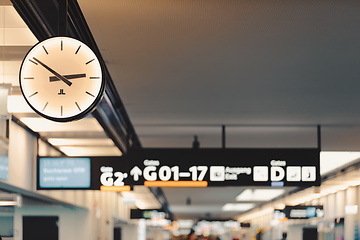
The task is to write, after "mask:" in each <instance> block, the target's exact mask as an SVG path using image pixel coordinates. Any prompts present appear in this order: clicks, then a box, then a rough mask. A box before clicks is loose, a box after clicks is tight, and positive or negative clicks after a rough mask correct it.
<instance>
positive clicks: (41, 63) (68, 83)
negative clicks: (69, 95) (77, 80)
mask: <svg viewBox="0 0 360 240" xmlns="http://www.w3.org/2000/svg"><path fill="white" fill-rule="evenodd" d="M34 60H35V61H36V62H38V63H39V64H40V65H41V66H43V67H44V68H46V70H48V71H49V72H51V73H52V74H54V75H55V76H56V77H57V78H58V79H60V80H61V81H63V82H64V83H66V84H67V85H68V86H71V84H72V82H70V81H69V80H67V79H66V78H65V77H63V76H62V75H60V74H58V73H57V72H55V71H54V70H52V69H51V68H49V67H48V66H47V65H45V64H44V63H43V62H41V61H40V60H39V59H37V58H36V57H34Z"/></svg>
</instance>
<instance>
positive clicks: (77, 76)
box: [49, 73, 86, 82]
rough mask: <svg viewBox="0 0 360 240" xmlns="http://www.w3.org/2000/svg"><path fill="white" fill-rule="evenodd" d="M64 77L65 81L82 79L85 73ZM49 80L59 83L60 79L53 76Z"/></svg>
mask: <svg viewBox="0 0 360 240" xmlns="http://www.w3.org/2000/svg"><path fill="white" fill-rule="evenodd" d="M64 77H65V78H66V79H74V78H83V77H86V74H85V73H81V74H71V75H64ZM49 79H50V82H55V81H60V79H59V78H57V77H55V76H51V77H49Z"/></svg>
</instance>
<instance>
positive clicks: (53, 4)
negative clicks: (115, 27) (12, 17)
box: [11, 0, 141, 152]
mask: <svg viewBox="0 0 360 240" xmlns="http://www.w3.org/2000/svg"><path fill="white" fill-rule="evenodd" d="M11 2H12V3H13V5H14V8H15V9H16V10H17V12H18V13H19V14H20V16H21V17H22V19H23V20H24V21H25V23H26V24H27V25H28V27H29V28H30V30H31V31H32V32H33V34H34V35H35V37H36V38H37V39H38V40H39V41H42V40H45V39H47V38H49V37H52V36H58V35H59V2H63V0H60V1H59V2H58V0H46V1H44V0H11ZM62 32H63V31H62ZM66 32H67V36H69V37H74V38H76V39H78V40H80V41H82V42H84V43H85V44H87V45H88V46H89V47H90V48H91V49H92V50H93V51H94V52H95V54H96V55H97V56H98V58H99V61H101V62H102V64H103V66H104V72H105V74H104V76H105V78H106V81H107V84H106V87H105V94H104V97H103V99H102V100H101V102H100V103H99V105H98V107H97V108H96V109H95V110H94V112H93V113H92V114H93V116H94V117H95V118H96V119H97V120H98V122H99V123H100V124H101V126H102V127H103V128H104V131H105V132H106V133H107V135H108V136H109V137H110V138H111V139H112V140H113V141H114V143H115V145H116V146H117V147H118V148H119V149H120V150H121V151H122V152H126V151H127V150H128V149H129V148H136V147H141V143H140V140H139V138H138V136H137V134H136V132H135V129H134V127H133V125H132V123H131V121H130V118H129V116H128V114H127V112H126V110H125V107H124V104H123V102H122V101H121V99H120V96H119V94H118V92H117V90H116V87H115V85H114V82H113V81H112V79H111V76H110V73H109V71H108V69H107V67H106V65H105V61H104V59H103V58H102V56H101V53H100V51H99V48H98V47H97V45H96V42H95V40H94V38H93V36H92V34H91V32H90V29H89V27H88V25H87V23H86V21H85V17H84V15H83V14H82V12H81V9H80V6H79V4H78V3H77V1H76V0H68V14H67V31H66Z"/></svg>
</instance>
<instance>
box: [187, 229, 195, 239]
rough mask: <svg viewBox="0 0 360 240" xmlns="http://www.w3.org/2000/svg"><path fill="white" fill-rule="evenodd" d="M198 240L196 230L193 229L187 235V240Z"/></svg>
mask: <svg viewBox="0 0 360 240" xmlns="http://www.w3.org/2000/svg"><path fill="white" fill-rule="evenodd" d="M196 239H197V236H196V235H195V231H194V229H191V230H190V233H189V234H188V235H187V237H186V238H185V240H196Z"/></svg>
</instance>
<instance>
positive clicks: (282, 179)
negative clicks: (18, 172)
mask: <svg viewBox="0 0 360 240" xmlns="http://www.w3.org/2000/svg"><path fill="white" fill-rule="evenodd" d="M319 153H320V152H319V150H318V149H146V148H145V149H133V150H130V151H129V152H128V153H127V154H126V155H124V156H122V157H91V186H90V188H89V189H100V188H101V187H102V186H103V187H107V188H110V187H115V186H118V187H119V186H124V185H127V186H132V185H146V186H159V187H162V186H163V187H166V186H168V187H206V186H209V187H210V186H274V187H282V186H319V185H320V169H319V155H320V154H319ZM58 172H59V171H58ZM41 175H42V173H41V172H40V173H39V178H40V179H39V181H41ZM38 187H39V186H38ZM41 189H44V188H41ZM53 189H54V188H53ZM62 189H64V188H62Z"/></svg>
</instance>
